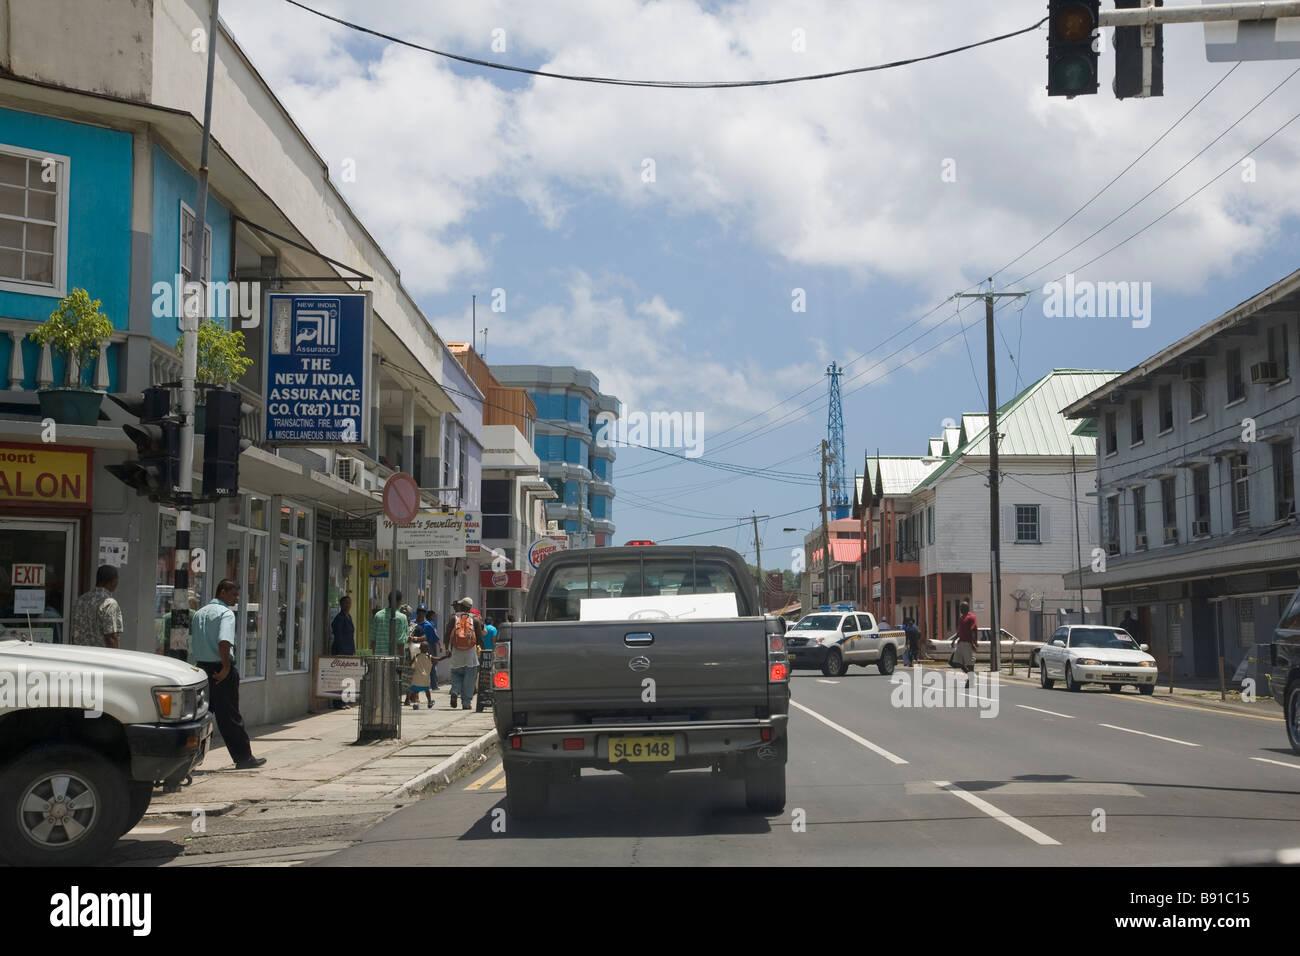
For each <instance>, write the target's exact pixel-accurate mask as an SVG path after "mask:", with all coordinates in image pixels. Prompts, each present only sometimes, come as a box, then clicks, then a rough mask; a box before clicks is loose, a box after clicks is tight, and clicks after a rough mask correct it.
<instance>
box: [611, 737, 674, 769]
mask: <svg viewBox="0 0 1300 956" xmlns="http://www.w3.org/2000/svg"><path fill="white" fill-rule="evenodd" d="M674 759H676V756H675V753H674V750H673V738H672V737H610V738H609V760H610V763H618V762H619V761H620V760H626V761H628V762H629V763H649V762H654V761H665V762H666V761H671V760H674Z"/></svg>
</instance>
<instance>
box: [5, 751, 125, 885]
mask: <svg viewBox="0 0 1300 956" xmlns="http://www.w3.org/2000/svg"><path fill="white" fill-rule="evenodd" d="M128 802H129V794H128V791H127V780H126V775H125V774H123V773H122V771H121V770H119V769H118V768H117V767H116V766H114V765H113V764H112V763H110V762H109V761H108V760H106V759H105V758H104V757H103V756H101V755H100V754H98V753H96V752H95V751H94V750H91V749H89V748H87V747H80V746H75V745H68V744H61V745H52V746H42V747H34V748H32V749H31V750H28V751H27V752H26V753H23V754H22V755H20V756H19V757H18V759H17V760H15V761H14V762H13V763H11V764H10V765H9V766H8V767H7V768H5V770H4V771H3V773H0V859H4V860H7V861H8V862H9V863H12V864H14V865H16V866H86V865H90V864H95V863H99V862H100V860H101V859H102V858H103V857H104V855H105V854H107V853H108V851H109V850H110V849H111V848H112V847H113V844H115V843H116V842H117V840H118V838H119V837H120V836H122V834H123V833H125V832H126V831H127V827H126V821H127V805H128Z"/></svg>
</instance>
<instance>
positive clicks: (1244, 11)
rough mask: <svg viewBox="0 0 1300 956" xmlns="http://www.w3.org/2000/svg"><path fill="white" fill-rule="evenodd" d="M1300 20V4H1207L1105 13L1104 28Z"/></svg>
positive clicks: (1291, 0)
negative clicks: (1285, 19) (1285, 18)
mask: <svg viewBox="0 0 1300 956" xmlns="http://www.w3.org/2000/svg"><path fill="white" fill-rule="evenodd" d="M1279 17H1300V0H1255V2H1254V3H1207V4H1202V5H1199V6H1198V5H1196V4H1191V5H1188V6H1181V7H1139V8H1138V9H1136V10H1102V11H1101V13H1100V14H1099V15H1098V20H1099V25H1100V26H1103V27H1141V26H1146V25H1147V24H1156V23H1210V22H1212V21H1218V20H1276V19H1278V18H1279Z"/></svg>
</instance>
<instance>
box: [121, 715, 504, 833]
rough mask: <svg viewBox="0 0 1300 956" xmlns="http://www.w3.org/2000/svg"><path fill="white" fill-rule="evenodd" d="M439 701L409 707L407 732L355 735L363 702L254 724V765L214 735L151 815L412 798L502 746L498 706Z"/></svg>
mask: <svg viewBox="0 0 1300 956" xmlns="http://www.w3.org/2000/svg"><path fill="white" fill-rule="evenodd" d="M434 702H435V705H434V709H433V710H426V709H425V705H424V702H423V699H421V702H420V709H419V710H412V709H411V708H410V707H409V706H407V707H405V708H403V713H402V736H401V739H400V740H399V739H394V740H376V741H368V742H366V743H363V744H358V743H356V739H357V709H356V708H355V707H350V708H347V709H345V710H331V711H327V712H325V713H319V714H306V715H303V716H302V717H300V718H297V719H295V720H291V721H288V722H286V723H282V724H271V725H264V726H260V727H251V728H249V736H250V737H251V738H252V743H253V753H254V755H256V756H258V757H265V758H266V763H265V764H264V765H263V766H261V767H259V768H258V769H256V770H236V769H235V767H234V763H233V762H232V761H231V759H230V754H229V753H228V752H227V751H226V748H225V746H224V745H223V744H220V743H218V742H217V740H218V739H219V738H217V737H216V736H215V734H214V737H213V740H214V743H213V745H212V747H211V748H210V749H209V750H208V755H207V757H206V758H205V759H204V761H203V763H202V764H201V765H200V766H199V767H198V769H197V770H195V772H194V778H193V782H192V783H191V784H190V785H189V786H186V787H182V788H181V790H180V792H179V793H169V794H164V793H163V792H162V790H161V789H158V788H155V790H154V797H153V802H152V803H151V804H150V807H149V811H148V814H147V817H148V816H156V815H165V814H185V815H189V814H191V813H192V812H193V811H194V810H196V809H202V810H203V811H204V812H205V813H207V814H212V815H218V814H223V813H226V812H228V811H230V810H232V809H233V808H235V807H238V806H239V805H241V804H245V803H260V802H269V801H279V802H285V801H289V802H304V803H312V804H317V805H319V804H322V803H326V804H328V803H333V804H339V805H342V804H347V803H353V802H355V803H363V802H364V803H370V804H373V803H375V802H378V801H384V800H388V799H392V800H395V801H397V800H402V799H403V798H405V799H408V800H409V798H410V797H411V796H412V795H415V794H419V793H420V792H422V791H424V790H427V789H432V788H435V787H437V786H440V785H443V784H445V783H449V782H450V781H451V780H452V779H454V778H455V777H456V776H457V775H458V774H459V773H461V772H463V771H464V770H465V769H467V768H470V767H472V766H474V765H476V764H477V763H478V762H479V761H480V760H481V759H482V757H483V756H484V755H485V754H486V753H488V752H489V751H490V750H493V749H495V748H496V732H495V730H494V729H493V725H492V711H491V710H490V709H489V710H486V711H484V712H483V713H481V714H480V713H476V712H474V711H465V710H461V709H459V708H458V709H456V710H452V709H451V708H450V707H448V706H447V703H448V702H447V693H446V691H445V690H444V691H443V692H442V693H441V694H439V695H436V696H435V697H434ZM147 817H146V818H147Z"/></svg>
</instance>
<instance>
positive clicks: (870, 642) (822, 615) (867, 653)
mask: <svg viewBox="0 0 1300 956" xmlns="http://www.w3.org/2000/svg"><path fill="white" fill-rule="evenodd" d="M906 644H907V635H906V634H904V633H903V632H902V631H894V630H889V629H888V628H886V629H885V630H881V628H880V626H879V622H878V621H877V620H876V618H875V616H874V615H871V614H868V613H867V612H866V611H857V610H855V609H854V608H853V606H852V605H849V604H836V605H834V606H829V605H828V606H825V607H823V608H821V609H820V610H817V611H813V612H812V613H811V614H809V615H807V616H806V617H804V618H802V619H801V620H800V621H799V623H798V624H796V625H795V626H794V627H792V628H790V629H789V630H788V631H786V634H785V645H786V652H787V654H788V656H789V659H790V666H791V668H795V667H820V668H821V670H822V673H823V674H825V675H826V676H827V677H840V676H843V675H844V674H845V673H847V672H848V669H849V665H850V664H859V665H861V666H862V667H867V666H869V665H871V664H875V665H876V667H878V668H879V669H880V673H882V674H892V673H893V672H894V666H895V665H896V664H897V663H898V659H899V658H900V657H902V656H903V648H904V646H905V645H906Z"/></svg>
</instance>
